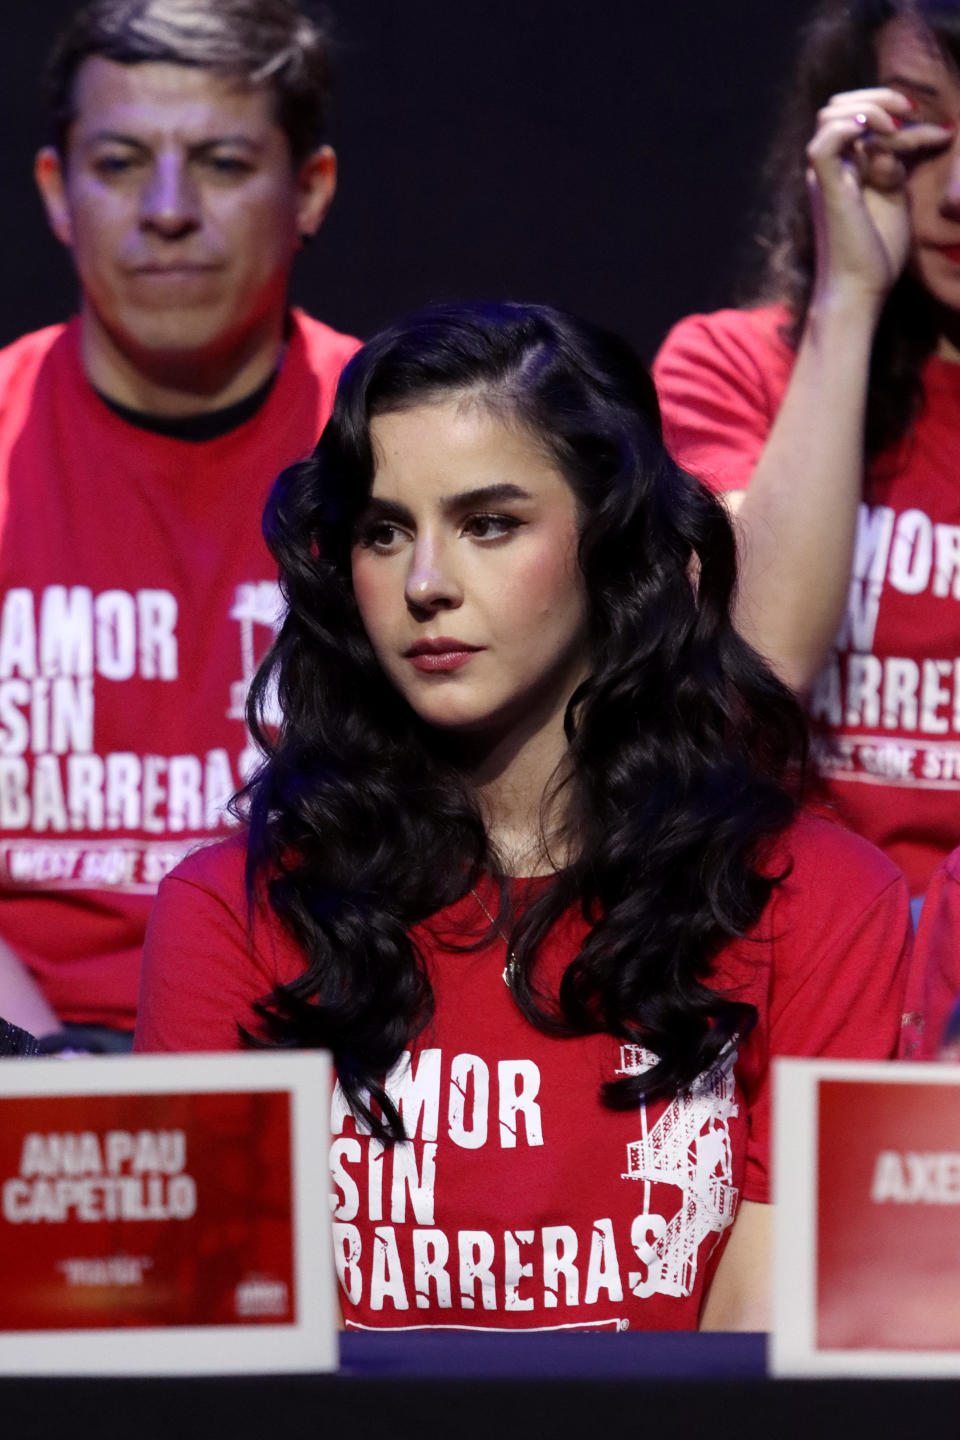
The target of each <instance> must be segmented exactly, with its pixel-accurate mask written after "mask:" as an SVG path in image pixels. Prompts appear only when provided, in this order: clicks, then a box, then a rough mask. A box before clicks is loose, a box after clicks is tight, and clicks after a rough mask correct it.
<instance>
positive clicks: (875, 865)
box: [764, 810, 906, 910]
mask: <svg viewBox="0 0 960 1440" xmlns="http://www.w3.org/2000/svg"><path fill="white" fill-rule="evenodd" d="M764 868H765V869H769V871H771V872H772V873H775V874H776V873H783V875H784V878H783V880H782V882H781V884H780V886H779V887H778V890H779V891H780V892H782V894H783V897H784V900H785V901H786V902H787V903H798V904H809V903H810V902H811V901H815V902H816V904H817V906H818V908H819V909H821V910H822V909H823V907H824V906H825V904H826V903H827V901H828V900H829V901H830V902H831V903H832V904H833V905H835V906H838V907H840V908H849V909H853V908H857V909H863V908H865V907H866V906H867V905H869V904H871V903H872V901H873V900H874V899H876V897H877V896H879V895H881V894H882V893H883V892H884V891H885V890H888V889H891V888H894V889H900V888H903V889H904V891H905V889H906V881H905V880H904V877H903V873H902V872H901V870H900V869H899V868H898V867H897V866H896V865H895V864H894V863H893V861H892V860H890V859H888V857H887V856H886V855H884V853H883V851H882V850H879V849H878V848H877V847H876V845H874V844H872V843H871V842H870V841H869V840H866V839H864V837H863V836H862V835H857V834H855V833H854V832H853V831H852V830H848V829H847V827H846V826H844V825H841V824H839V823H838V822H837V821H835V820H831V819H829V818H827V817H826V816H824V815H820V814H817V813H816V812H815V811H812V810H801V811H800V812H799V813H798V815H797V816H796V818H795V819H794V821H793V823H792V824H791V825H790V826H789V827H788V828H787V829H786V830H785V831H784V833H783V834H782V835H781V836H779V838H778V840H777V842H776V844H775V845H774V847H773V849H772V851H771V855H770V858H769V862H768V864H767V865H765V866H764ZM774 893H775V895H776V894H777V892H776V891H775V892H774Z"/></svg>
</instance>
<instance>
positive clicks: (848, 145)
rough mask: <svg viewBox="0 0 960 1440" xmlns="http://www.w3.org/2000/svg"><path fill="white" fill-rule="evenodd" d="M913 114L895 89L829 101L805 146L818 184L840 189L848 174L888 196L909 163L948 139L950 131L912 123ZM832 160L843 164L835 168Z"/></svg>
mask: <svg viewBox="0 0 960 1440" xmlns="http://www.w3.org/2000/svg"><path fill="white" fill-rule="evenodd" d="M915 113H916V108H915V106H914V103H913V101H912V100H910V99H909V98H908V97H907V96H906V95H902V94H901V93H900V91H899V90H890V89H886V88H883V87H877V88H876V89H872V90H849V91H845V92H844V93H842V94H839V95H833V96H831V98H830V100H829V101H828V102H827V104H826V105H824V106H823V108H822V109H821V110H820V111H819V113H818V116H817V130H816V134H815V135H814V137H813V139H812V140H811V141H810V144H809V145H808V146H807V159H808V161H809V164H810V166H811V168H812V170H813V171H814V173H815V175H816V177H817V180H818V182H819V183H820V184H821V185H822V186H824V187H826V188H827V189H830V188H831V187H833V188H838V187H840V186H844V185H846V184H848V183H849V175H850V172H851V170H852V171H853V172H855V174H856V177H857V179H858V181H859V184H860V185H861V186H870V187H871V188H875V189H877V190H881V191H885V192H888V193H889V192H890V191H893V190H896V189H898V188H899V187H900V186H902V185H903V183H904V180H905V178H906V175H907V167H908V165H909V164H910V163H911V162H913V161H916V160H918V159H920V158H922V157H923V155H924V153H925V152H927V151H931V150H940V149H943V147H944V146H946V145H948V144H950V143H951V141H952V140H953V137H954V131H953V129H952V128H951V127H949V126H945V125H935V124H932V123H930V122H928V121H919V122H918V121H916V120H914V119H913V116H914V115H915ZM838 161H841V162H843V163H842V164H841V165H839V166H838V164H837V162H838ZM838 193H839V190H838Z"/></svg>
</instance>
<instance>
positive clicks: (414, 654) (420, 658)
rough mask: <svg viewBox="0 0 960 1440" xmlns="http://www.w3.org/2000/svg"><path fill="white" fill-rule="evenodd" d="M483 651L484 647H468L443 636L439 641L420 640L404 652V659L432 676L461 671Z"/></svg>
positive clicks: (460, 641)
mask: <svg viewBox="0 0 960 1440" xmlns="http://www.w3.org/2000/svg"><path fill="white" fill-rule="evenodd" d="M482 649H483V646H482V645H466V644H464V642H463V641H462V640H453V639H451V638H450V637H448V636H446V635H441V636H440V637H439V639H437V640H418V641H417V643H416V644H415V645H411V646H410V648H409V650H405V651H404V652H403V658H404V659H405V660H409V661H410V664H411V665H412V666H413V667H414V669H416V670H421V671H423V673H424V674H427V675H430V674H438V673H446V672H449V671H451V670H459V669H460V667H461V666H462V665H466V663H467V661H468V660H469V659H470V657H471V656H472V655H475V654H476V653H477V651H478V650H482Z"/></svg>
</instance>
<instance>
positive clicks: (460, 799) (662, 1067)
mask: <svg viewBox="0 0 960 1440" xmlns="http://www.w3.org/2000/svg"><path fill="white" fill-rule="evenodd" d="M458 394H462V395H467V394H469V396H470V398H471V400H475V401H476V402H478V403H480V404H482V405H484V406H485V407H488V408H489V409H490V411H491V412H492V413H494V414H495V415H497V416H500V417H502V418H504V419H506V420H507V421H508V423H514V424H521V425H523V426H524V427H525V428H526V429H527V430H528V431H529V432H530V433H531V434H532V435H533V436H534V437H536V438H537V439H538V441H539V442H540V443H542V444H543V445H544V446H545V447H546V448H547V450H548V452H549V453H550V454H551V456H552V457H553V458H554V459H555V461H556V463H557V465H558V466H559V468H560V470H561V472H562V473H563V475H564V476H565V478H566V479H567V481H568V483H569V484H570V485H571V487H572V489H573V491H574V492H575V494H576V496H577V498H578V501H579V506H580V513H581V515H582V517H583V523H582V535H581V539H580V547H579V558H580V564H581V568H582V571H583V574H584V577H585V581H586V590H587V594H588V605H589V609H590V626H591V637H590V638H591V647H590V654H591V655H592V656H594V657H595V668H594V670H593V672H592V674H591V675H590V677H589V678H588V679H587V680H586V681H585V682H584V684H582V685H581V686H580V687H579V689H578V690H577V691H576V692H575V694H574V695H573V696H572V698H571V700H570V702H569V705H568V708H567V712H566V717H565V724H566V731H567V737H568V741H569V745H570V751H571V754H572V758H573V776H572V779H571V780H570V781H569V793H568V800H569V806H570V820H569V833H570V834H572V835H573V836H575V837H576V856H575V858H574V859H573V860H572V862H571V863H570V864H569V865H567V866H566V867H565V868H563V869H561V870H560V872H559V873H558V875H557V876H556V879H555V880H554V881H553V882H552V883H551V884H549V885H548V886H546V887H544V889H543V891H542V893H539V894H538V896H537V898H536V899H535V900H534V902H533V903H531V904H530V905H529V907H527V908H526V909H525V910H524V911H523V913H522V914H521V915H520V917H519V919H516V923H514V921H515V917H514V915H513V913H512V911H511V908H510V889H509V886H508V885H506V884H501V890H500V893H501V896H502V909H501V913H500V917H499V922H500V924H501V925H502V926H506V927H511V934H510V946H511V948H512V949H513V951H514V953H515V956H516V976H515V979H514V981H513V987H512V988H513V992H514V995H515V998H516V1002H517V1004H518V1005H519V1007H520V1009H521V1010H522V1012H523V1014H524V1015H525V1016H526V1017H527V1019H528V1020H529V1021H530V1022H531V1024H533V1025H535V1026H537V1027H539V1028H540V1029H541V1030H543V1031H545V1032H547V1033H548V1034H552V1035H572V1034H587V1033H595V1032H598V1031H606V1032H609V1033H610V1034H612V1035H614V1036H617V1037H621V1038H622V1039H624V1040H627V1041H639V1042H642V1043H643V1044H644V1045H646V1046H648V1047H649V1048H650V1049H651V1050H653V1051H654V1052H655V1053H656V1054H657V1055H658V1056H659V1057H660V1060H659V1063H658V1064H657V1065H655V1066H654V1067H653V1068H652V1069H651V1070H650V1071H648V1072H647V1073H646V1074H645V1075H642V1076H634V1077H625V1078H622V1079H617V1080H613V1081H610V1082H609V1083H607V1084H606V1085H605V1086H604V1087H603V1092H602V1093H603V1098H604V1100H605V1102H606V1103H607V1104H608V1105H609V1106H611V1107H613V1108H629V1107H632V1106H635V1105H637V1104H639V1103H640V1100H641V1099H642V1098H644V1097H647V1098H653V1097H655V1096H657V1095H660V1094H673V1093H675V1092H676V1091H677V1090H678V1089H680V1088H682V1087H683V1086H685V1085H686V1084H688V1083H690V1082H691V1081H692V1080H693V1079H694V1078H695V1077H696V1076H697V1075H698V1074H700V1073H702V1072H703V1071H704V1070H707V1069H709V1067H710V1066H711V1064H712V1063H714V1062H715V1061H716V1059H717V1057H718V1056H719V1055H720V1053H721V1051H723V1049H724V1046H725V1045H727V1043H728V1041H729V1040H730V1039H731V1037H732V1036H734V1035H736V1034H738V1033H739V1034H742V1033H744V1032H745V1031H746V1029H748V1028H749V1025H750V1024H751V1023H752V1021H753V1018H754V1012H753V1009H752V1007H750V1006H747V1005H743V1004H739V1003H737V1002H735V1001H734V1000H732V999H728V998H724V997H722V996H719V995H717V994H714V993H713V992H712V991H711V990H710V989H709V988H708V986H707V985H706V984H705V980H706V979H707V978H708V976H709V969H710V964H711V960H712V958H713V957H714V955H715V954H716V952H717V951H718V950H719V949H720V947H721V946H722V945H723V944H724V942H725V941H726V940H727V938H728V937H730V936H734V935H740V934H743V933H744V932H745V931H747V930H748V929H749V928H750V926H751V925H752V924H753V923H754V921H756V919H757V918H758V916H759V914H760V912H761V910H762V908H763V906H764V904H765V902H766V900H767V898H768V896H769V894H770V891H771V888H772V885H773V884H774V883H775V881H774V880H773V879H772V878H771V875H770V874H769V873H764V868H763V859H764V856H765V854H766V851H767V848H768V847H767V842H769V841H770V840H771V839H772V837H774V836H776V835H777V834H778V833H779V832H780V831H782V830H783V828H784V827H785V826H786V825H787V823H788V822H789V820H790V819H791V817H792V815H793V813H794V807H795V799H794V789H795V781H796V778H797V776H798V775H799V772H800V767H801V765H802V758H803V754H804V745H805V739H804V729H803V721H802V718H801V715H800V712H799V710H798V708H797V706H796V705H795V703H794V701H793V699H792V697H791V696H790V694H789V692H788V691H787V690H786V689H785V688H784V687H783V686H782V685H781V684H780V683H779V681H778V680H776V679H775V677H774V676H773V675H772V674H771V672H770V671H769V670H768V669H767V668H766V667H765V666H764V665H763V663H762V662H761V661H760V660H759V659H758V657H757V656H756V655H755V654H754V653H753V651H751V650H750V649H749V647H748V646H747V645H746V644H744V642H743V641H741V640H740V638H739V637H738V636H737V634H736V633H735V631H734V630H733V628H732V626H731V623H730V616H729V605H730V595H731V589H732V586H733V584H734V576H735V563H734V542H733V537H732V534H731V530H730V525H729V522H728V520H727V518H726V515H725V513H724V511H723V509H722V507H721V506H720V505H719V504H717V503H716V502H715V501H714V500H713V499H712V498H711V497H710V496H709V495H708V494H707V492H706V491H705V490H703V489H702V488H701V487H700V486H699V485H698V484H697V483H696V482H695V481H693V480H691V479H690V478H689V477H688V476H687V475H685V474H684V473H682V472H681V471H680V470H678V469H677V467H676V466H675V465H674V464H673V463H672V461H671V460H670V459H669V458H668V456H667V455H666V452H665V451H664V449H663V447H662V444H661V440H660V420H659V412H658V408H657V401H656V396H655V392H654V389H653V384H652V382H651V380H650V378H649V376H648V374H647V372H646V370H645V369H644V367H643V365H642V364H641V362H640V361H639V359H638V358H637V357H636V355H635V354H634V352H633V351H632V350H631V349H630V347H629V346H628V345H627V344H626V343H625V342H623V341H621V340H619V339H618V338H616V337H615V336H612V335H609V334H606V333H605V332H603V331H600V330H597V329H596V328H594V327H593V326H590V325H588V324H585V323H584V322H581V321H578V320H575V319H573V318H571V317H569V316H565V315H562V314H560V313H558V312H556V311H554V310H550V309H546V308H541V307H537V306H524V305H510V304H504V305H473V306H467V305H463V306H453V307H446V308H437V309H434V310H429V311H425V312H423V313H422V314H421V315H419V316H416V317H414V318H413V319H411V320H410V321H408V322H406V323H401V324H399V325H397V326H395V327H393V328H392V329H390V330H387V331H385V332H384V333H382V334H381V335H379V336H378V337H376V338H375V339H374V340H372V341H371V342H370V343H369V344H368V345H366V346H365V347H364V348H363V349H362V350H361V351H360V352H359V353H358V355H356V356H355V358H354V359H353V360H352V361H351V362H350V364H349V366H348V367H347V369H346V371H345V372H344V375H343V378H342V379H341V382H340V387H339V390H338V392H337V399H336V405H335V407H334V411H333V417H332V419H331V420H330V422H329V424H328V426H327V428H326V429H325V431H324V433H323V436H322V438H321V440H320V443H319V444H318V446H317V448H316V451H315V452H314V454H313V456H312V457H311V458H310V459H309V460H307V461H305V462H303V463H301V464H299V465H296V466H293V467H291V468H290V469H288V470H286V471H285V472H284V473H283V474H282V475H281V476H280V478H279V480H278V481H277V484H276V486H275V488H274V492H273V494H272V496H271V499H270V501H269V503H268V506H267V512H266V515H265V519H264V530H265V534H266V537H267V541H268V544H269V546H270V549H271V551H272V553H273V555H274V556H275V557H276V559H277V561H278V562H279V566H280V572H281V583H282V588H283V591H284V594H285V596H286V599H287V602H288V604H289V611H288V614H287V616H286V619H285V621H284V624H283V628H282V630H281V632H280V635H279V636H278V638H277V641H276V643H275V645H274V647H273V649H272V651H271V653H270V655H269V656H268V657H267V660H266V661H265V662H264V665H263V666H262V667H261V670H260V672H259V674H258V676H257V679H256V681H255V682H254V686H253V690H252V693H251V700H250V717H249V718H250V724H251V728H252V729H253V731H254V734H255V735H256V738H257V740H258V741H259V743H260V744H261V745H262V746H263V747H264V748H265V750H266V751H267V754H268V759H267V762H266V763H265V765H264V766H263V768H262V769H261V770H260V772H259V773H258V775H256V776H255V777H254V779H253V780H252V782H251V784H250V785H249V786H248V788H247V791H246V792H245V795H244V797H243V799H242V801H241V806H242V810H243V813H244V814H245V815H246V816H247V817H248V819H249V827H250V834H249V858H248V869H247V880H248V887H249V893H250V896H251V904H253V903H255V902H254V897H255V896H257V895H262V893H263V892H262V889H261V887H262V886H263V885H264V884H265V886H266V891H267V894H268V896H269V903H270V905H271V906H272V908H273V910H274V911H275V912H276V914H277V915H278V916H279V917H280V919H281V921H282V922H283V924H284V925H285V926H286V927H287V928H288V930H289V931H290V933H291V934H292V935H293V936H294V937H295V939H296V940H297V941H298V942H299V944H300V946H301V947H302V949H303V951H304V955H305V968H304V973H303V975H302V976H301V977H300V978H299V979H298V980H297V981H295V982H294V983H292V984H289V985H286V986H281V987H279V988H278V989H277V990H276V991H275V992H274V993H273V994H272V995H271V996H270V997H268V998H267V999H265V1001H264V1002H263V1004H262V1005H261V1007H260V1014H261V1015H262V1016H263V1017H264V1018H265V1019H266V1021H267V1024H268V1029H269V1034H270V1036H271V1037H272V1041H273V1043H278V1044H287V1045H298V1046H325V1047H328V1048H329V1049H331V1050H332V1051H333V1052H334V1056H335V1059H336V1065H337V1071H338V1075H339V1077H340V1080H341V1082H342V1084H343V1087H344V1089H345V1091H346V1093H347V1096H348V1097H349V1100H350V1103H351V1105H352V1107H353V1109H354V1112H355V1113H357V1114H360V1115H363V1116H364V1117H365V1118H366V1119H367V1120H368V1121H370V1122H371V1123H372V1124H373V1128H374V1132H375V1133H377V1134H379V1135H380V1136H381V1137H383V1138H401V1137H402V1134H403V1130H402V1123H401V1120H400V1117H399V1116H398V1115H397V1113H396V1111H395V1109H394V1107H393V1106H392V1104H391V1103H390V1101H389V1099H388V1098H387V1096H386V1095H385V1093H384V1090H383V1086H382V1081H383V1077H384V1076H385V1075H386V1074H387V1072H388V1071H389V1070H390V1068H391V1066H392V1065H393V1064H394V1063H395V1062H396V1061H397V1059H398V1058H399V1056H400V1054H401V1052H402V1051H403V1049H404V1047H405V1046H406V1045H407V1043H408V1042H409V1041H410V1040H411V1039H412V1037H413V1036H415V1035H416V1034H417V1033H418V1032H419V1031H420V1030H421V1029H422V1028H423V1027H424V1026H425V1025H426V1023H427V1022H428V1020H429V1018H430V1016H431V1014H432V1003H433V997H432V994H431V990H430V985H429V982H428V979H427V977H426V974H425V970H424V966H423V963H422V960H421V957H420V956H419V955H418V953H417V950H416V947H415V944H414V943H413V942H412V941H411V939H410V930H411V927H413V926H415V925H416V924H417V922H418V921H421V920H424V919H425V918H427V917H429V916H431V915H433V914H434V913H435V912H437V911H439V910H440V909H441V908H442V907H444V906H446V905H448V904H449V903H451V902H452V901H454V900H456V899H458V898H460V897H461V896H463V895H465V894H466V893H467V892H468V890H469V889H470V887H471V886H472V885H474V884H475V883H476V881H477V879H478V878H479V877H480V876H481V874H486V875H492V876H493V877H494V879H495V880H496V881H497V882H498V883H499V882H502V881H503V874H502V870H501V868H500V864H499V862H498V858H497V856H496V855H495V854H494V853H492V852H491V847H490V846H489V844H488V842H487V838H486V834H485V831H484V826H483V822H482V819H481V815H480V812H479V810H478V807H477V804H476V801H475V799H474V798H473V796H472V794H471V791H470V787H469V784H468V783H467V781H466V779H465V778H464V776H463V775H462V774H461V773H460V771H458V769H457V766H456V764H455V763H454V762H453V759H452V758H451V754H450V752H449V749H448V746H447V744H446V743H445V738H444V736H443V734H442V733H441V732H438V731H437V730H435V729H431V728H429V727H428V726H425V725H424V724H423V723H422V722H421V721H420V720H419V719H418V718H417V716H416V715H415V714H414V713H413V712H412V710H411V709H410V708H409V707H408V706H407V704H406V702H405V701H404V700H403V699H401V697H400V696H399V695H398V694H397V692H396V691H395V690H394V689H393V687H392V686H391V684H390V683H389V681H388V680H387V679H386V678H385V676H384V674H383V672H382V671H381V669H380V666H379V664H378V663H377V661H376V659H375V658H374V654H373V651H372V649H371V646H370V644H369V642H368V640H367V637H366V634H365V632H364V629H363V626H362V624H361V622H360V617H359V614H358V610H357V606H356V604H355V601H354V597H353V591H352V588H351V576H350V551H351V545H352V543H353V541H354V538H355V533H356V525H357V520H358V516H359V515H360V512H361V511H362V510H363V508H364V506H365V503H366V500H367V496H368V495H369V492H370V487H371V484H372V478H373V471H374V456H373V454H372V450H371V439H370V421H371V418H372V417H374V416H377V415H383V414H387V413H390V412H395V411H398V410H403V409H406V408H409V407H411V406H414V405H417V404H422V403H429V402H430V401H433V400H437V399H440V398H450V396H451V395H453V396H457V395H458ZM274 684H276V686H277V688H278V691H279V699H280V704H281V709H282V713H283V716H284V719H283V724H282V728H281V729H280V732H279V735H278V737H276V738H274V739H271V736H270V733H269V731H268V727H267V726H266V725H265V724H262V723H261V722H260V721H259V720H258V716H260V715H262V714H263V713H265V711H266V706H267V705H268V704H269V701H270V697H271V696H272V694H273V686H274ZM766 868H767V871H768V872H769V870H770V868H771V867H770V866H769V865H768V866H767V867H766ZM573 905H581V906H582V910H583V914H584V916H585V918H586V919H587V920H588V922H591V923H592V926H593V928H592V929H591V930H590V932H589V934H588V936H587V938H586V940H585V942H584V945H583V949H582V951H581V953H580V954H579V955H578V956H577V957H576V958H575V959H574V960H573V961H572V963H571V964H570V965H569V966H568V968H567V970H566V973H565V976H564V979H563V982H562V987H561V990H560V995H559V1000H557V999H556V997H550V996H547V995H545V994H544V993H542V991H541V990H539V989H538V986H537V954H538V948H539V947H540V945H541V942H542V941H543V940H544V938H545V936H546V935H547V934H548V932H549V931H550V929H551V927H552V926H553V924H554V923H555V921H557V920H558V918H559V917H560V915H561V914H562V913H563V912H564V911H565V910H566V909H567V908H568V907H570V906H573ZM368 1096H369V1097H372V1098H373V1101H374V1102H375V1103H374V1105H373V1107H372V1110H371V1108H370V1106H369V1104H368ZM381 1116H382V1118H381Z"/></svg>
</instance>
